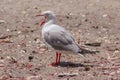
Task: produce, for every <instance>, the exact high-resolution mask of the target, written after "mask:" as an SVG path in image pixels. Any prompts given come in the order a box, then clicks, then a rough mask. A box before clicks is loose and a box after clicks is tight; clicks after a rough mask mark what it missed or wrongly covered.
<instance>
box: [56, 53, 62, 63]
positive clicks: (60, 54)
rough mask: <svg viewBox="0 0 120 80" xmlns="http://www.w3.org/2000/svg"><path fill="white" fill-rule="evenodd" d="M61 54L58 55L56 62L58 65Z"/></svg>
mask: <svg viewBox="0 0 120 80" xmlns="http://www.w3.org/2000/svg"><path fill="white" fill-rule="evenodd" d="M60 58H61V53H59V54H58V61H57V63H60Z"/></svg>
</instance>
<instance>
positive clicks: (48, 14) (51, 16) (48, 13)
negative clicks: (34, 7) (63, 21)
mask: <svg viewBox="0 0 120 80" xmlns="http://www.w3.org/2000/svg"><path fill="white" fill-rule="evenodd" d="M41 15H43V16H45V17H46V19H47V20H51V19H54V18H55V14H54V13H53V12H52V11H44V12H42V13H41Z"/></svg>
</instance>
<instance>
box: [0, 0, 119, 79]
mask: <svg viewBox="0 0 120 80" xmlns="http://www.w3.org/2000/svg"><path fill="white" fill-rule="evenodd" d="M0 8H1V9H0V80H120V22H119V21H120V14H119V13H120V1H119V0H74V1H73V0H1V1H0ZM46 10H51V11H54V12H55V13H56V16H57V20H58V24H59V25H61V26H63V27H65V28H66V29H67V30H69V31H70V32H71V33H72V34H73V36H74V38H75V40H76V42H77V43H78V44H79V46H81V47H82V48H85V49H88V50H92V51H99V52H97V53H96V54H87V55H85V58H83V57H81V56H76V55H70V56H69V57H68V56H66V55H62V60H61V63H60V64H59V65H58V66H48V64H49V63H51V62H53V61H55V52H54V51H52V50H50V49H49V48H48V47H47V46H46V45H45V44H44V42H43V40H42V39H41V35H40V31H41V27H39V22H40V20H41V18H40V17H35V15H36V14H39V13H40V12H42V11H46Z"/></svg>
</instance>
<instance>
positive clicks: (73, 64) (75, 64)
mask: <svg viewBox="0 0 120 80" xmlns="http://www.w3.org/2000/svg"><path fill="white" fill-rule="evenodd" d="M56 66H60V67H73V68H75V67H86V66H87V67H93V66H94V65H85V64H81V63H72V62H60V63H59V64H58V65H56Z"/></svg>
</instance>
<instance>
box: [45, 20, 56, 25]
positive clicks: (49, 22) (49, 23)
mask: <svg viewBox="0 0 120 80" xmlns="http://www.w3.org/2000/svg"><path fill="white" fill-rule="evenodd" d="M51 24H56V20H55V19H51V20H47V21H46V22H45V24H44V26H48V25H51Z"/></svg>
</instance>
